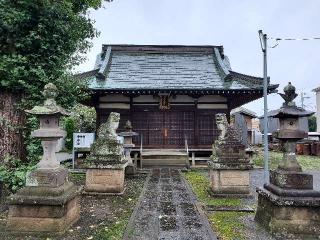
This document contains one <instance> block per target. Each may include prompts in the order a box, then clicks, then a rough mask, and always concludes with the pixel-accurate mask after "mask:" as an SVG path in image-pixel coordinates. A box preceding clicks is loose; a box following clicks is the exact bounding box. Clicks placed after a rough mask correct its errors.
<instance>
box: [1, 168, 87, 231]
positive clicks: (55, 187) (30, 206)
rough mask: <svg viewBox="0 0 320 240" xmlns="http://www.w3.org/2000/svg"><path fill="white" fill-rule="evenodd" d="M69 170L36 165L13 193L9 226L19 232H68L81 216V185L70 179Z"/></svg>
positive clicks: (10, 199) (9, 229)
mask: <svg viewBox="0 0 320 240" xmlns="http://www.w3.org/2000/svg"><path fill="white" fill-rule="evenodd" d="M67 179H68V171H67V170H66V169H63V168H58V169H54V170H51V169H49V170H47V169H44V170H42V169H36V170H34V171H31V172H30V173H29V175H28V177H27V184H26V186H25V187H24V188H22V189H21V190H19V191H18V192H17V193H16V194H14V195H12V196H10V197H9V198H8V200H9V217H8V222H7V230H8V231H14V232H19V233H29V234H30V233H51V234H52V233H53V234H60V233H63V232H65V231H66V230H67V229H68V228H69V227H70V226H71V225H72V224H73V223H75V222H76V221H77V220H78V219H79V216H80V196H79V195H80V190H81V189H80V188H79V187H77V186H75V185H73V184H72V183H71V182H69V181H68V180H67Z"/></svg>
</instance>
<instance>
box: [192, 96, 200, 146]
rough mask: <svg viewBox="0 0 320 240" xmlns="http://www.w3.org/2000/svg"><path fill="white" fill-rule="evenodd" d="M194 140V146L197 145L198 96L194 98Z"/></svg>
mask: <svg viewBox="0 0 320 240" xmlns="http://www.w3.org/2000/svg"><path fill="white" fill-rule="evenodd" d="M194 106H195V108H194V142H193V145H194V146H198V145H199V137H200V136H199V121H198V117H199V115H198V98H196V99H195V100H194Z"/></svg>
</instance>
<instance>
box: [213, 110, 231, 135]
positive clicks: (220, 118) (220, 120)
mask: <svg viewBox="0 0 320 240" xmlns="http://www.w3.org/2000/svg"><path fill="white" fill-rule="evenodd" d="M216 124H217V128H218V130H219V131H220V135H219V137H218V140H219V141H224V139H225V137H226V132H227V128H228V121H227V117H226V114H224V113H217V114H216Z"/></svg>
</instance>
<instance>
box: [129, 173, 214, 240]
mask: <svg viewBox="0 0 320 240" xmlns="http://www.w3.org/2000/svg"><path fill="white" fill-rule="evenodd" d="M196 203H197V201H196V197H195V196H194V194H193V192H192V191H191V189H190V188H189V186H188V185H187V184H186V183H185V181H184V179H183V178H182V176H181V174H180V172H179V170H178V169H173V168H171V169H170V168H156V169H152V170H151V174H150V176H149V178H148V179H147V182H146V184H145V187H144V190H143V192H142V195H141V196H140V201H139V203H138V204H137V206H136V209H135V210H134V213H133V215H132V217H131V220H130V222H129V225H128V227H127V231H126V234H125V237H124V239H136V240H138V239H139V240H151V239H152V240H156V239H163V240H167V239H172V240H173V239H174V240H212V239H216V236H215V234H214V233H213V232H212V230H211V227H210V225H209V223H208V220H207V218H206V217H205V215H204V214H203V212H202V210H201V209H200V208H199V207H198V206H197V204H196Z"/></svg>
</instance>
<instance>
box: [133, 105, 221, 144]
mask: <svg viewBox="0 0 320 240" xmlns="http://www.w3.org/2000/svg"><path fill="white" fill-rule="evenodd" d="M132 125H133V126H134V130H135V131H136V132H138V133H139V134H140V136H138V137H137V138H136V139H135V144H136V146H139V145H140V143H141V142H140V141H141V136H142V139H143V146H144V147H147V148H157V149H159V148H176V149H179V148H180V149H181V148H184V146H185V140H187V143H188V146H201V145H202V146H206V145H208V146H210V145H211V144H212V141H213V139H215V137H216V135H217V131H216V129H215V126H214V119H213V117H212V114H210V115H209V114H208V115H206V114H203V115H201V118H198V121H197V119H196V112H195V111H186V110H180V111H177V110H174V111H173V110H169V111H143V112H142V111H141V112H140V111H139V112H137V111H135V113H134V114H133V115H132Z"/></svg>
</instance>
